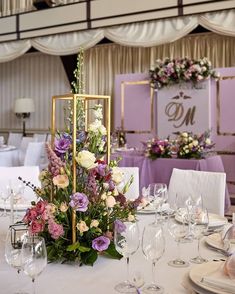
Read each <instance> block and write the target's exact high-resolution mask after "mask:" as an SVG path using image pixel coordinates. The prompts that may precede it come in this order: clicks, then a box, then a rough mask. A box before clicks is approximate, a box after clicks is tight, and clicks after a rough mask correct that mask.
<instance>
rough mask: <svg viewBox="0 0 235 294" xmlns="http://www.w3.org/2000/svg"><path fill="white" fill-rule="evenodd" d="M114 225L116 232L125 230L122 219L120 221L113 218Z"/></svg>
mask: <svg viewBox="0 0 235 294" xmlns="http://www.w3.org/2000/svg"><path fill="white" fill-rule="evenodd" d="M114 226H115V230H116V232H117V233H122V232H125V230H126V226H125V224H124V223H123V222H122V221H120V220H119V219H116V220H115V222H114Z"/></svg>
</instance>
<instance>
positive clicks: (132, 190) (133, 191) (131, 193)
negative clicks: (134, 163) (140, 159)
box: [119, 167, 140, 199]
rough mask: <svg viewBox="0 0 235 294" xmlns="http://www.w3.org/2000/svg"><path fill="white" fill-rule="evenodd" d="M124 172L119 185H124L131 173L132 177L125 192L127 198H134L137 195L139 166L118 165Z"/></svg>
mask: <svg viewBox="0 0 235 294" xmlns="http://www.w3.org/2000/svg"><path fill="white" fill-rule="evenodd" d="M120 169H121V170H122V172H123V173H124V181H123V183H121V184H119V186H120V185H121V186H123V187H124V186H125V184H126V183H127V182H128V181H129V180H130V178H131V176H132V175H133V177H134V179H133V182H132V184H131V185H130V187H129V189H128V191H127V192H126V193H125V196H126V198H127V199H136V198H138V197H139V194H140V192H139V168H138V167H120Z"/></svg>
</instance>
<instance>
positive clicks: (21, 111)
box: [14, 98, 35, 137]
mask: <svg viewBox="0 0 235 294" xmlns="http://www.w3.org/2000/svg"><path fill="white" fill-rule="evenodd" d="M34 111H35V107H34V101H33V99H31V98H18V99H16V100H15V108H14V112H15V114H16V116H17V117H18V118H21V119H22V121H23V136H24V137H26V132H25V121H26V118H29V117H30V113H31V112H34Z"/></svg>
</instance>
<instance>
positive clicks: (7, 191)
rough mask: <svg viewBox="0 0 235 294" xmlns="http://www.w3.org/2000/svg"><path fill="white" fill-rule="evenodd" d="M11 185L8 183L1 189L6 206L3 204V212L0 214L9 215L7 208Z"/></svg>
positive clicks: (1, 195)
mask: <svg viewBox="0 0 235 294" xmlns="http://www.w3.org/2000/svg"><path fill="white" fill-rule="evenodd" d="M10 195H11V193H10V187H9V185H7V186H6V187H5V188H2V189H1V190H0V198H1V199H2V200H3V203H4V206H3V212H2V213H1V215H0V216H3V217H6V216H8V213H7V209H6V203H7V200H8V198H9V197H10Z"/></svg>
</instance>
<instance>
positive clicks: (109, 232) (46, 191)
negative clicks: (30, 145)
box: [23, 56, 140, 265]
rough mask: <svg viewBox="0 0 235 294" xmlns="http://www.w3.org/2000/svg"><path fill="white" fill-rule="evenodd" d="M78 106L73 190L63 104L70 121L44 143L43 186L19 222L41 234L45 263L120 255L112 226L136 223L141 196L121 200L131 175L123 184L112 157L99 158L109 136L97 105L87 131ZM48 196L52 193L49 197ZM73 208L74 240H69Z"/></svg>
mask: <svg viewBox="0 0 235 294" xmlns="http://www.w3.org/2000/svg"><path fill="white" fill-rule="evenodd" d="M78 59H79V60H78V70H77V71H75V77H77V78H78V75H79V76H80V78H81V76H82V75H81V67H82V60H83V58H81V56H80V57H78ZM79 82H81V79H80V80H79ZM79 89H80V90H79ZM74 91H75V93H76V92H81V87H80V86H76V87H74ZM82 92H83V91H82ZM78 103H80V102H78ZM78 106H81V105H78ZM82 109H83V108H82V107H80V108H79V112H78V116H79V120H78V122H77V124H78V126H77V127H78V130H79V131H78V132H77V141H76V157H75V160H76V192H75V193H73V172H72V171H73V164H72V158H73V155H72V152H73V149H72V146H73V144H72V143H73V142H72V125H71V121H72V120H71V105H68V109H67V110H66V111H65V113H67V112H69V113H70V115H68V119H67V120H66V122H67V123H69V124H70V125H69V126H68V127H67V128H66V129H67V130H66V131H64V132H58V133H57V135H56V138H55V142H54V145H53V147H52V146H51V145H49V144H47V145H46V151H47V155H48V160H49V165H48V168H46V169H45V170H43V171H42V172H41V174H40V180H41V183H42V188H41V189H39V188H35V187H34V186H32V188H33V189H34V190H35V192H36V194H37V195H38V201H37V202H36V203H34V202H33V203H32V207H31V208H29V209H28V210H27V212H26V214H25V216H24V218H23V221H24V222H25V223H26V224H28V226H29V232H30V233H31V234H39V235H41V236H43V237H44V238H45V241H46V246H47V253H48V260H49V261H61V262H67V261H78V262H79V263H80V264H89V265H93V263H94V262H95V261H96V259H97V257H98V255H99V254H101V253H102V254H105V255H108V256H110V257H113V258H120V257H121V255H120V254H119V253H118V252H117V251H116V249H115V246H114V242H113V231H114V227H116V228H117V229H119V228H120V230H123V223H122V221H124V220H129V221H135V212H136V208H137V207H138V205H139V203H140V199H136V200H135V201H130V200H127V199H126V198H125V195H124V194H125V192H126V191H127V189H128V187H129V185H130V184H131V183H132V181H133V178H132V177H131V178H130V179H129V181H128V182H127V183H125V185H123V182H122V181H123V180H124V175H123V173H122V171H121V170H120V169H119V168H118V167H117V161H111V162H110V163H109V164H107V163H106V162H105V160H104V159H103V155H104V154H105V152H106V149H107V144H106V142H107V135H109V134H107V131H106V128H105V127H104V125H103V124H102V121H103V112H102V106H101V105H95V106H94V108H93V114H94V121H93V122H92V123H90V124H89V126H88V128H87V131H86V132H85V131H84V130H83V128H84V122H83V119H84V118H85V115H84V113H83V111H82ZM123 186H124V187H123ZM51 195H54V197H53V200H52V201H51V199H52V198H51ZM74 212H75V225H76V242H74V243H72V239H73V238H72V234H73V232H72V214H73V215H74Z"/></svg>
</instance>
